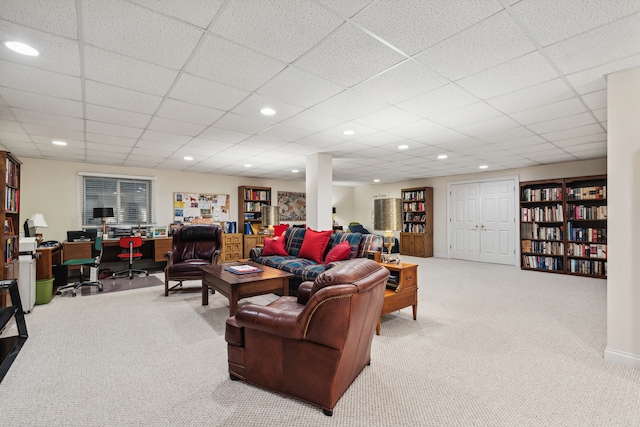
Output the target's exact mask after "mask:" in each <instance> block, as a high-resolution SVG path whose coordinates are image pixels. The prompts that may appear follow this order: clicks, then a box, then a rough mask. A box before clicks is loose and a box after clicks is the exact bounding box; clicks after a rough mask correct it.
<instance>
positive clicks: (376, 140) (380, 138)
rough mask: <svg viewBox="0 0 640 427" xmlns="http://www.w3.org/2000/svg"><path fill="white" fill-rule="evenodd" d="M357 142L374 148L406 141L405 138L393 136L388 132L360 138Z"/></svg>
mask: <svg viewBox="0 0 640 427" xmlns="http://www.w3.org/2000/svg"><path fill="white" fill-rule="evenodd" d="M355 141H357V142H360V143H362V144H366V145H372V146H374V147H379V146H380V145H383V144H395V143H399V142H400V141H404V138H401V137H399V136H396V135H391V134H390V133H386V132H376V133H372V134H369V135H365V136H362V137H359V138H356V139H355Z"/></svg>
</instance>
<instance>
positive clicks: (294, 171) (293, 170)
mask: <svg viewBox="0 0 640 427" xmlns="http://www.w3.org/2000/svg"><path fill="white" fill-rule="evenodd" d="M291 172H293V173H298V172H299V171H298V169H291Z"/></svg>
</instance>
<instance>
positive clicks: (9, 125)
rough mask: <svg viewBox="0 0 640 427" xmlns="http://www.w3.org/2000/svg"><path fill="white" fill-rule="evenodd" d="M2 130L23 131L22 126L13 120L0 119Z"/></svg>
mask: <svg viewBox="0 0 640 427" xmlns="http://www.w3.org/2000/svg"><path fill="white" fill-rule="evenodd" d="M0 131H2V132H14V133H22V126H21V124H20V123H18V122H14V121H12V120H0Z"/></svg>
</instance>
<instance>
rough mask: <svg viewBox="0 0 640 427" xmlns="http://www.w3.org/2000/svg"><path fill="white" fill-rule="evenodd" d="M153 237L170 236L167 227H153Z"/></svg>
mask: <svg viewBox="0 0 640 427" xmlns="http://www.w3.org/2000/svg"><path fill="white" fill-rule="evenodd" d="M153 237H168V234H167V227H156V228H154V229H153Z"/></svg>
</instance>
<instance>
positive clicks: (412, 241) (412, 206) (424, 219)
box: [400, 187, 433, 257]
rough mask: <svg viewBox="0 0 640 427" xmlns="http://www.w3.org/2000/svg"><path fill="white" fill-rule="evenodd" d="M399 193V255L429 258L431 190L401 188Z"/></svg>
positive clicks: (431, 248)
mask: <svg viewBox="0 0 640 427" xmlns="http://www.w3.org/2000/svg"><path fill="white" fill-rule="evenodd" d="M400 192H401V198H402V231H401V232H400V254H401V255H409V256H418V257H431V256H433V188H432V187H416V188H403V189H402V190H400Z"/></svg>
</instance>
